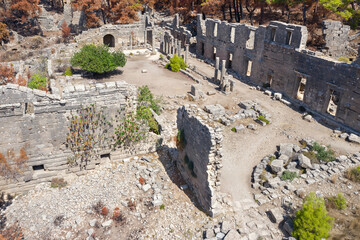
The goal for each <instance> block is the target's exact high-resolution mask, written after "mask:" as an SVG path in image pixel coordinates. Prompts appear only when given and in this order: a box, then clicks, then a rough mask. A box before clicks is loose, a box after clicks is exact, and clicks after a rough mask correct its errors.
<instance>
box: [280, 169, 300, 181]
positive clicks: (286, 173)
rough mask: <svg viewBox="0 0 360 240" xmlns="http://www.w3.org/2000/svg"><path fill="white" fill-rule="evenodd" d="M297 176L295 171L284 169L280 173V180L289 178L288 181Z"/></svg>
mask: <svg viewBox="0 0 360 240" xmlns="http://www.w3.org/2000/svg"><path fill="white" fill-rule="evenodd" d="M296 177H297V174H296V172H290V171H288V170H285V171H284V172H283V173H282V175H281V177H280V178H281V180H283V181H286V180H290V182H292V181H293V180H294V179H295V178H296Z"/></svg>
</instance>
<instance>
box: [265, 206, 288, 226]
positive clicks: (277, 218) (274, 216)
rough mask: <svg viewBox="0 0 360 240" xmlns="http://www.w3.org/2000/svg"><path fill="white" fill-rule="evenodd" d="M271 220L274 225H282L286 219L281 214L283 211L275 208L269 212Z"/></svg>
mask: <svg viewBox="0 0 360 240" xmlns="http://www.w3.org/2000/svg"><path fill="white" fill-rule="evenodd" d="M268 214H269V218H270V220H271V221H272V222H273V223H280V222H281V221H282V220H283V219H284V217H283V215H282V213H281V209H279V208H273V209H271V210H269V211H268Z"/></svg>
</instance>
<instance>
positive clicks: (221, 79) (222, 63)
mask: <svg viewBox="0 0 360 240" xmlns="http://www.w3.org/2000/svg"><path fill="white" fill-rule="evenodd" d="M225 66H226V60H222V61H221V76H220V82H222V81H223V79H224V77H225V72H226V68H225Z"/></svg>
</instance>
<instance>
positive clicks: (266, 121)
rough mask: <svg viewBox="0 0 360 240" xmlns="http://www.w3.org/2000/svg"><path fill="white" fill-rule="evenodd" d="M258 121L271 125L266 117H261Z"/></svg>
mask: <svg viewBox="0 0 360 240" xmlns="http://www.w3.org/2000/svg"><path fill="white" fill-rule="evenodd" d="M258 119H259V120H260V121H262V122H265V123H266V124H269V123H270V122H269V120H267V119H266V117H265V116H264V115H260V116H258Z"/></svg>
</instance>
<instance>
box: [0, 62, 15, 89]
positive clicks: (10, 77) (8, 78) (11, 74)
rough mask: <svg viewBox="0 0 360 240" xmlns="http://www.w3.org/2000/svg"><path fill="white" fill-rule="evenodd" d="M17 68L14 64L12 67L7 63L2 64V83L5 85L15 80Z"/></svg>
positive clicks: (0, 80) (0, 81)
mask: <svg viewBox="0 0 360 240" xmlns="http://www.w3.org/2000/svg"><path fill="white" fill-rule="evenodd" d="M14 79H15V70H14V67H13V66H12V65H10V67H8V66H6V65H0V85H5V84H7V83H10V82H12V81H14Z"/></svg>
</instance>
